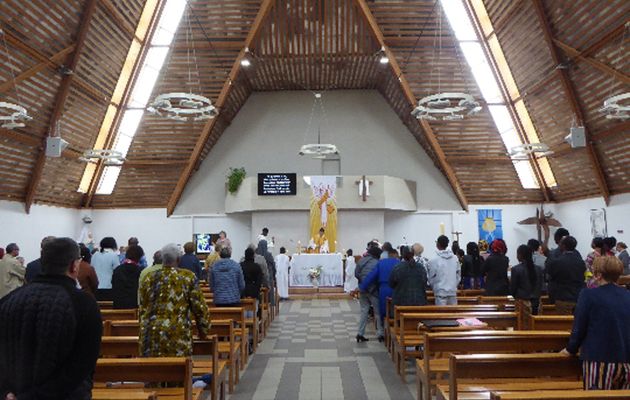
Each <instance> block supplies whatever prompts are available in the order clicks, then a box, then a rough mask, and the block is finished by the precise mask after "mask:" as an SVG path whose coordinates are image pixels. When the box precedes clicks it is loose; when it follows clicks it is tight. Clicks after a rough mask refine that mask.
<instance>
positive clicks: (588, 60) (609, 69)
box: [553, 39, 630, 84]
mask: <svg viewBox="0 0 630 400" xmlns="http://www.w3.org/2000/svg"><path fill="white" fill-rule="evenodd" d="M553 42H554V44H555V45H556V46H558V47H559V48H560V49H562V51H564V52H565V53H566V54H567V55H568V56H570V57H572V58H574V59H576V60H580V61H584V62H585V63H587V64H588V65H590V66H592V67H594V68H597V69H598V70H600V71H602V72H604V73H606V74H608V75H611V76H614V77H615V78H617V79H619V80H620V81H622V82H623V83H625V84H630V76H628V75H626V74H624V73H623V72H621V71H617V70H616V69H614V68H612V67H610V66H608V65H606V64H604V63H603V62H601V61H597V60H596V59H594V58H592V57H587V56H583V55H582V54H581V53H580V52H579V51H578V50H576V49H574V48H573V47H571V46H569V45H568V44H565V43H562V42H561V41H559V40H558V39H554V40H553Z"/></svg>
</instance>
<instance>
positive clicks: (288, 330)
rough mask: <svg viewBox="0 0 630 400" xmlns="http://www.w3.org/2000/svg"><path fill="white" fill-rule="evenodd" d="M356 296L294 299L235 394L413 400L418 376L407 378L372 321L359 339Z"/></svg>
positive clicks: (264, 399) (286, 399) (236, 397)
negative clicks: (364, 338)
mask: <svg viewBox="0 0 630 400" xmlns="http://www.w3.org/2000/svg"><path fill="white" fill-rule="evenodd" d="M358 321H359V304H358V302H356V301H354V300H325V299H322V300H292V301H287V302H283V303H282V305H281V311H280V316H279V317H278V318H276V320H275V321H274V322H273V324H272V326H271V329H270V331H269V335H268V336H267V338H265V340H264V341H263V343H262V344H261V345H260V346H259V347H258V351H257V352H256V354H255V355H254V356H253V357H252V358H251V360H250V362H249V365H248V366H247V369H246V370H245V372H244V373H243V375H242V377H241V381H240V383H239V384H238V386H237V387H236V390H235V392H234V394H233V395H231V396H230V397H229V399H230V400H294V399H295V400H337V399H348V400H363V399H368V400H389V399H392V400H413V399H414V398H415V396H414V394H413V393H415V381H414V380H413V378H412V376H411V375H410V376H408V378H407V382H408V384H407V385H405V384H403V383H402V381H401V380H400V378H399V377H398V375H397V374H396V371H395V369H394V364H393V362H392V360H391V359H390V357H389V355H388V353H387V350H386V349H385V347H384V346H383V345H382V344H381V343H378V341H377V340H376V338H375V332H374V326H373V324H369V325H368V331H367V332H366V336H367V337H369V338H371V339H372V340H370V341H369V342H366V343H360V344H359V343H356V340H355V336H356V330H357V324H358Z"/></svg>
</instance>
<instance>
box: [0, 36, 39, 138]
mask: <svg viewBox="0 0 630 400" xmlns="http://www.w3.org/2000/svg"><path fill="white" fill-rule="evenodd" d="M0 35H2V43H3V45H4V53H5V55H6V58H7V64H9V70H10V71H11V79H12V80H13V87H14V88H15V97H16V98H17V100H18V103H21V102H22V101H21V99H20V91H19V89H18V84H17V81H16V79H15V65H13V62H12V61H13V57H11V53H10V52H9V46H8V45H7V38H6V33H5V32H4V30H2V29H0ZM31 119H33V118H32V117H30V116H29V115H28V111H27V110H26V108H24V107H23V106H21V105H19V104H16V103H11V102H8V101H0V126H1V127H2V128H6V129H14V128H23V127H24V126H26V125H25V124H24V123H25V122H26V121H30V120H31Z"/></svg>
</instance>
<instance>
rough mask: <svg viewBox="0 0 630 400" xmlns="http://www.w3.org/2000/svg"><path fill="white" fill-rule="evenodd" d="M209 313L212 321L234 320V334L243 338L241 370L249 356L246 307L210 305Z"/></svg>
mask: <svg viewBox="0 0 630 400" xmlns="http://www.w3.org/2000/svg"><path fill="white" fill-rule="evenodd" d="M208 314H209V315H210V318H211V321H214V320H227V319H231V320H232V321H234V323H235V324H236V326H235V327H234V334H235V335H236V336H237V337H240V338H241V340H240V342H241V346H240V349H241V370H242V369H244V368H245V365H247V361H248V358H249V329H248V328H247V324H246V319H245V309H244V308H243V307H208Z"/></svg>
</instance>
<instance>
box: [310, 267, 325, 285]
mask: <svg viewBox="0 0 630 400" xmlns="http://www.w3.org/2000/svg"><path fill="white" fill-rule="evenodd" d="M321 274H322V266H321V265H318V266H317V267H313V268H311V269H309V270H308V277H309V278H310V279H311V282H312V283H313V286H314V287H317V286H318V284H319V277H320V276H321Z"/></svg>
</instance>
